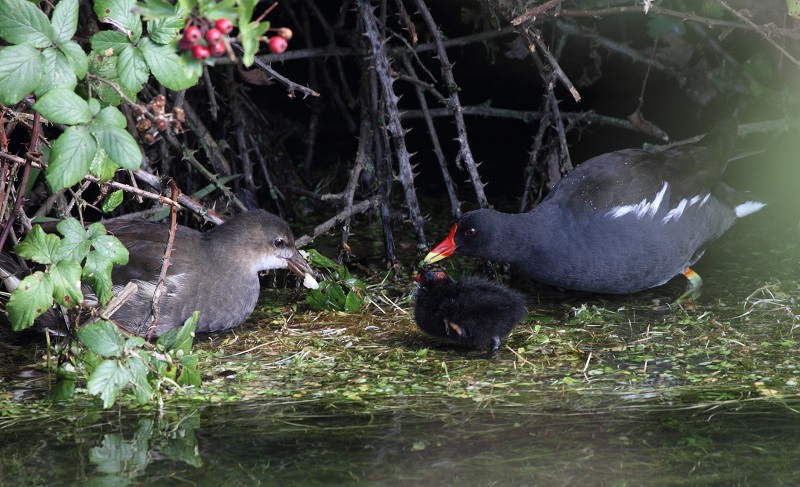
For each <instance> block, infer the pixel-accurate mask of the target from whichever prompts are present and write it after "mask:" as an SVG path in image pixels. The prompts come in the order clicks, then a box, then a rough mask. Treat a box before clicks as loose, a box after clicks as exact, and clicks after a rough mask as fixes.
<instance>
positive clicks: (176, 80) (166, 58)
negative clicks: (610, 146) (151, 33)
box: [139, 38, 200, 91]
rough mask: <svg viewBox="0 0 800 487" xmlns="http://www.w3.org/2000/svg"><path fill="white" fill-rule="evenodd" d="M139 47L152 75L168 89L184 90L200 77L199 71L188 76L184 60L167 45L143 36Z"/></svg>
mask: <svg viewBox="0 0 800 487" xmlns="http://www.w3.org/2000/svg"><path fill="white" fill-rule="evenodd" d="M139 48H140V49H141V50H142V54H143V55H144V59H145V61H146V62H147V65H148V66H149V67H150V71H151V72H152V73H153V76H155V77H156V79H157V80H158V81H159V83H161V84H162V85H164V86H165V87H166V88H168V89H170V90H173V91H180V90H185V89H187V88H190V87H192V86H194V85H195V83H197V80H198V79H199V78H200V74H199V73H192V74H191V76H190V74H189V73H188V70H187V69H186V65H185V62H184V61H183V60H182V59H181V57H180V56H179V55H178V53H176V52H175V50H174V49H173V48H172V47H171V46H169V45H165V44H156V43H155V42H153V41H151V40H150V39H148V38H144V39H142V41H141V42H140V43H139Z"/></svg>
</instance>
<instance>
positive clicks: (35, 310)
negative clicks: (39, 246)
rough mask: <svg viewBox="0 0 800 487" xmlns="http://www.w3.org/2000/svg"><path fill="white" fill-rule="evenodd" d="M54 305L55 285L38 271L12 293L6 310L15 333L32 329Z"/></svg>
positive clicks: (47, 276)
mask: <svg viewBox="0 0 800 487" xmlns="http://www.w3.org/2000/svg"><path fill="white" fill-rule="evenodd" d="M52 305H53V284H52V282H51V280H50V276H49V275H47V274H45V273H43V272H41V271H37V272H34V273H33V274H31V275H30V276H28V277H26V278H25V279H23V280H22V282H20V284H19V287H17V289H15V290H14V292H13V293H11V298H10V299H9V300H8V304H7V305H6V310H7V311H8V318H9V320H11V327H12V328H13V329H14V330H15V331H20V330H24V329H26V328H30V327H31V326H32V325H33V320H35V319H36V318H38V317H39V316H41V315H43V314H44V313H45V312H46V311H47V310H49V309H50V307H51V306H52Z"/></svg>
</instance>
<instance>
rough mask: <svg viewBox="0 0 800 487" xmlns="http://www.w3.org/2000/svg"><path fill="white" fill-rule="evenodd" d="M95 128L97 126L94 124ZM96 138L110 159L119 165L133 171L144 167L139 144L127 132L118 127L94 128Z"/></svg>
mask: <svg viewBox="0 0 800 487" xmlns="http://www.w3.org/2000/svg"><path fill="white" fill-rule="evenodd" d="M92 127H93V128H94V127H95V125H94V124H93V125H92ZM94 136H95V139H97V143H98V144H99V145H100V147H101V148H102V149H103V150H104V151H106V154H108V157H110V158H111V159H113V160H114V162H116V163H117V164H119V165H120V166H122V167H124V168H125V169H130V170H132V171H134V170H136V169H139V167H140V166H141V165H142V152H141V150H140V149H139V144H137V143H136V140H134V138H133V136H132V135H131V134H129V133H128V132H127V131H126V130H123V129H120V128H116V127H108V128H105V127H101V128H94Z"/></svg>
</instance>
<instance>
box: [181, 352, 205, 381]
mask: <svg viewBox="0 0 800 487" xmlns="http://www.w3.org/2000/svg"><path fill="white" fill-rule="evenodd" d="M179 363H180V364H181V366H182V367H181V369H180V373H179V374H177V377H176V379H177V382H178V385H182V386H194V387H200V371H199V370H197V365H198V364H199V363H200V358H199V357H198V356H197V355H184V356H183V357H181V360H180V362H179Z"/></svg>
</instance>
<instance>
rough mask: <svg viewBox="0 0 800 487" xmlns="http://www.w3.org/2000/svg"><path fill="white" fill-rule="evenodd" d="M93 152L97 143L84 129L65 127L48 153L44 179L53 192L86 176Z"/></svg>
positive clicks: (95, 150)
mask: <svg viewBox="0 0 800 487" xmlns="http://www.w3.org/2000/svg"><path fill="white" fill-rule="evenodd" d="M75 96H77V95H75ZM86 109H87V110H88V109H89V107H88V104H87V106H86ZM95 152H97V142H95V140H94V137H93V136H92V134H91V133H90V132H89V130H88V129H87V128H86V127H83V126H81V127H67V130H65V131H64V133H63V134H61V135H60V136H59V137H58V139H56V141H55V142H53V148H52V150H51V152H50V165H49V166H48V167H47V174H46V177H47V182H48V183H50V186H51V187H52V188H53V191H58V190H59V189H61V188H66V187H68V186H72V185H73V184H75V183H77V182H78V181H80V180H81V179H82V178H83V177H84V176H86V173H87V172H89V166H91V164H92V159H93V158H94V154H95Z"/></svg>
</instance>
